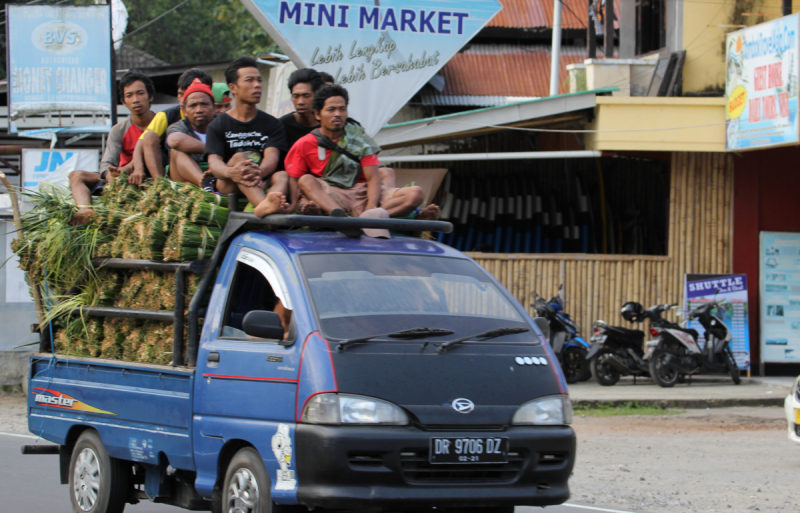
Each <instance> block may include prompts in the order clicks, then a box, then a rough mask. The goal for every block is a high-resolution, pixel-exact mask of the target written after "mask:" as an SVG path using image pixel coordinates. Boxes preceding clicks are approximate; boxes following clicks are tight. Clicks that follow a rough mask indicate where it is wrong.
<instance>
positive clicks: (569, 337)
mask: <svg viewBox="0 0 800 513" xmlns="http://www.w3.org/2000/svg"><path fill="white" fill-rule="evenodd" d="M563 291H564V285H560V286H559V287H558V293H557V294H556V295H555V296H554V297H553V298H551V299H550V301H545V300H544V298H543V297H541V296H539V294H537V293H536V292H534V293H533V304H532V305H531V306H532V307H533V308H534V310H536V315H538V316H539V317H544V318H545V319H547V322H548V323H549V324H550V346H551V347H552V348H553V352H554V353H555V354H556V356H557V357H558V363H559V364H560V365H561V369H562V370H563V371H564V377H565V378H566V380H567V383H577V382H578V381H586V380H587V379H589V378H591V377H592V371H591V369H590V367H589V361H588V360H587V359H586V354H587V353H588V352H589V348H590V346H589V344H588V343H587V342H586V341H585V340H583V338H581V336H580V335H579V332H580V330H579V329H578V326H577V325H576V324H575V321H573V320H572V319H570V317H569V314H568V313H566V312H564V300H563V299H562V297H561V295H562V293H563Z"/></svg>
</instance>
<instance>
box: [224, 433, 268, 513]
mask: <svg viewBox="0 0 800 513" xmlns="http://www.w3.org/2000/svg"><path fill="white" fill-rule="evenodd" d="M270 490H271V483H270V480H269V474H267V469H266V467H264V462H263V461H262V460H261V455H260V454H258V451H256V450H255V449H253V448H252V447H245V448H244V449H240V450H239V451H238V452H237V453H236V454H235V455H234V456H233V459H231V462H230V464H228V470H227V471H226V472H225V483H224V488H223V490H222V513H234V512H235V513H240V512H241V513H271V512H272V495H271V494H270Z"/></svg>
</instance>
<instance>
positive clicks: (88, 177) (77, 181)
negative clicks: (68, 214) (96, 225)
mask: <svg viewBox="0 0 800 513" xmlns="http://www.w3.org/2000/svg"><path fill="white" fill-rule="evenodd" d="M99 182H100V173H93V172H90V171H73V172H72V173H70V174H69V188H70V190H71V191H72V197H73V198H75V204H76V205H77V206H78V213H77V214H75V219H74V220H73V221H74V223H75V224H86V223H88V222H89V221H90V220H91V217H92V216H93V215H94V210H92V195H91V193H90V192H89V188H90V187H94V186H95V185H97V183H99Z"/></svg>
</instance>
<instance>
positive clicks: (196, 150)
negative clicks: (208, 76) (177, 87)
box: [167, 78, 214, 187]
mask: <svg viewBox="0 0 800 513" xmlns="http://www.w3.org/2000/svg"><path fill="white" fill-rule="evenodd" d="M182 107H183V113H184V114H185V115H186V118H185V119H182V120H180V121H176V122H175V123H173V124H171V125H170V126H169V128H167V148H168V149H169V150H170V151H169V168H168V175H167V176H169V178H170V179H171V180H175V181H176V182H190V183H193V184H195V185H197V186H198V187H202V184H203V177H204V176H205V174H206V171H208V163H207V162H205V160H204V158H203V155H204V153H205V151H206V128H208V124H209V123H211V120H212V119H213V118H214V93H213V92H212V90H211V88H210V87H209V86H207V85H206V84H204V83H203V82H201V81H200V80H199V79H197V78H196V79H194V82H192V84H191V85H190V86H189V87H188V88H186V91H185V92H184V93H183V105H182Z"/></svg>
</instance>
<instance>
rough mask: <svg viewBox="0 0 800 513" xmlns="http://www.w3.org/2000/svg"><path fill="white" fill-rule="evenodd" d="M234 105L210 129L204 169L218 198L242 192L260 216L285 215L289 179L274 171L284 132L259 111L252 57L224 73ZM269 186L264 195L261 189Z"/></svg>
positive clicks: (259, 86)
mask: <svg viewBox="0 0 800 513" xmlns="http://www.w3.org/2000/svg"><path fill="white" fill-rule="evenodd" d="M225 78H226V80H227V81H228V87H229V88H230V90H231V94H233V97H234V99H235V100H236V106H235V107H234V108H233V109H231V110H230V111H228V112H226V113H224V114H220V115H219V116H217V117H216V118H215V119H214V121H212V122H211V124H210V125H208V130H207V131H206V155H207V160H208V168H209V170H210V171H211V173H212V174H213V175H214V177H216V182H215V184H214V187H215V189H216V190H217V191H218V192H220V193H222V194H231V193H236V192H241V193H243V194H244V195H245V196H246V197H247V199H248V200H249V201H250V203H252V204H253V205H254V206H256V207H257V208H259V209H260V210H259V211H260V212H262V214H261V215H262V216H263V215H267V214H272V213H275V212H282V213H288V212H289V205H288V204H287V202H286V196H287V194H288V192H289V176H288V175H287V174H286V172H285V171H276V169H277V167H278V161H279V159H280V152H281V151H285V150H286V149H287V148H286V132H285V131H284V129H283V125H281V122H280V121H278V120H277V119H276V118H274V117H273V116H270V115H269V114H267V113H266V112H262V111H260V110H258V108H257V106H258V103H259V101H261V90H262V79H261V74H260V73H259V71H258V63H257V62H256V60H255V59H253V58H252V57H240V58H238V59H236V60H235V61H233V63H232V64H231V65H230V66H229V67H228V69H227V70H226V71H225ZM270 183H271V188H270V190H269V192H268V193H267V194H265V193H264V189H265V188H266V186H267V185H269V184H270Z"/></svg>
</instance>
